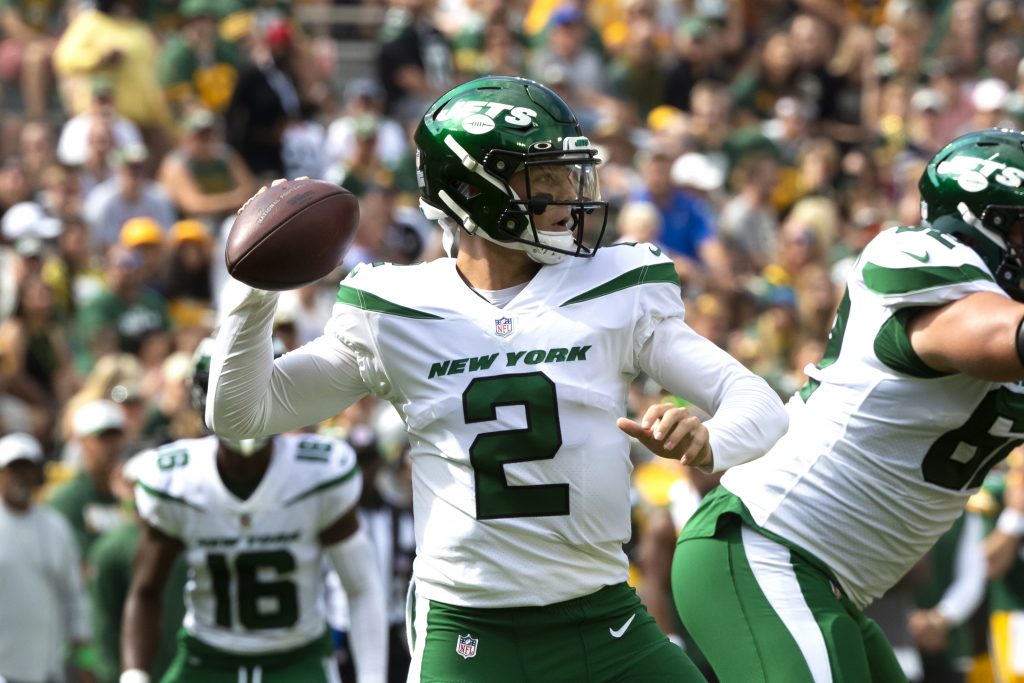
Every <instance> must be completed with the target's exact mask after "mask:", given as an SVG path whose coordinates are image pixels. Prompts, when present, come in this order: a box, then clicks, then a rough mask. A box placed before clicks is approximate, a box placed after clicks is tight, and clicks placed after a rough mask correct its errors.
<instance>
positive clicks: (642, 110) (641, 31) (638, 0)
mask: <svg viewBox="0 0 1024 683" xmlns="http://www.w3.org/2000/svg"><path fill="white" fill-rule="evenodd" d="M654 11H655V7H654V4H653V3H652V2H649V0H632V2H630V3H629V4H628V6H627V12H628V16H629V30H628V31H627V33H626V35H625V37H624V39H623V42H622V44H621V45H618V46H617V47H616V57H615V60H614V61H613V62H612V64H611V67H610V68H609V69H608V83H607V85H606V86H605V89H606V90H607V92H608V94H610V95H612V96H614V97H615V98H617V99H619V100H622V101H624V102H628V103H630V104H631V105H632V107H633V108H634V109H635V110H636V113H637V115H639V117H640V118H641V119H646V118H647V115H648V114H649V113H650V111H651V110H652V109H654V108H655V107H657V106H659V105H661V104H662V103H663V102H664V97H663V93H664V92H665V91H666V88H665V82H666V78H665V70H664V65H663V58H662V57H663V55H662V52H661V45H660V41H659V40H658V38H659V37H660V32H659V27H658V24H657V22H656V21H655V16H654Z"/></svg>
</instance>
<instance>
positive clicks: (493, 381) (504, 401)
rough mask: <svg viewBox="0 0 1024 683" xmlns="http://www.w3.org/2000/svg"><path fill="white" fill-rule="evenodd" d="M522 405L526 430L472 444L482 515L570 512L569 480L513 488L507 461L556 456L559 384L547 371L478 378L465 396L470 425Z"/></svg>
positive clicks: (484, 437) (559, 441) (479, 516)
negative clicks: (509, 481) (511, 407)
mask: <svg viewBox="0 0 1024 683" xmlns="http://www.w3.org/2000/svg"><path fill="white" fill-rule="evenodd" d="M518 405H521V406H523V408H524V409H525V411H526V427H525V428H523V429H508V430H505V431H501V432H487V433H484V434H479V435H478V436H477V437H476V439H474V440H473V445H472V446H470V447H469V461H470V462H471V463H472V465H473V470H474V471H475V473H476V475H475V476H476V518H477V519H502V518H506V517H546V516H554V515H567V514H569V485H568V484H536V485H533V486H510V485H509V483H508V478H507V476H506V474H505V465H508V464H511V463H517V462H529V461H533V460H550V459H551V458H554V457H555V454H556V453H558V449H559V448H561V447H562V432H561V429H560V427H559V422H558V400H557V397H556V395H555V383H554V382H552V381H551V380H550V379H549V378H548V377H547V376H546V375H545V374H544V373H541V372H529V373H525V374H521V375H497V376H495V377H477V378H476V379H474V380H473V381H472V382H470V383H469V386H468V387H466V391H465V392H463V394H462V410H463V415H464V416H465V419H466V424H473V423H474V422H490V421H492V420H496V419H497V417H498V416H497V408H498V407H500V406H518Z"/></svg>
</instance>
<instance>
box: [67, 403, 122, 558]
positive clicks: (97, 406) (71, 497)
mask: <svg viewBox="0 0 1024 683" xmlns="http://www.w3.org/2000/svg"><path fill="white" fill-rule="evenodd" d="M72 424H73V429H74V431H73V436H74V438H75V439H76V440H77V441H78V444H79V445H80V447H81V459H82V460H81V464H80V469H79V470H78V473H77V474H76V475H75V477H74V478H73V479H71V481H69V482H67V483H66V484H63V485H62V486H60V487H59V488H57V490H56V491H54V492H53V497H52V498H51V499H50V506H51V507H53V508H54V509H55V510H57V511H58V512H60V513H61V514H62V515H64V518H65V519H66V520H67V521H68V523H70V524H71V528H72V530H73V531H74V534H75V540H76V541H77V543H78V550H79V552H81V554H82V556H83V557H87V556H88V554H89V548H91V547H92V544H93V541H95V540H96V539H97V538H99V536H100V534H102V533H104V532H106V531H110V530H111V529H114V528H115V527H117V526H118V524H120V522H121V506H120V504H119V503H118V500H117V498H115V497H114V494H113V492H112V491H111V490H110V477H111V474H113V472H114V469H115V468H116V467H117V466H118V463H119V462H120V459H121V456H122V449H123V448H124V414H123V413H122V412H121V408H120V407H119V406H118V405H117V404H116V403H114V402H113V401H108V400H102V399H101V400H99V401H93V402H92V403H86V404H85V405H83V406H81V407H80V408H78V410H76V411H75V414H74V416H73V418H72Z"/></svg>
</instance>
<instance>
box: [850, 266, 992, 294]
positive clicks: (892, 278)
mask: <svg viewBox="0 0 1024 683" xmlns="http://www.w3.org/2000/svg"><path fill="white" fill-rule="evenodd" d="M976 280H988V281H990V282H994V280H993V279H992V276H991V275H989V274H988V272H986V271H984V270H982V269H981V268H978V267H977V266H972V265H968V264H964V265H962V266H921V267H918V268H886V267H884V266H879V265H877V264H874V263H866V264H865V265H864V284H866V285H867V286H868V289H870V290H872V291H873V292H876V293H878V294H909V293H911V292H918V291H921V290H925V289H934V288H935V287H945V286H948V285H957V284H961V283H964V282H974V281H976Z"/></svg>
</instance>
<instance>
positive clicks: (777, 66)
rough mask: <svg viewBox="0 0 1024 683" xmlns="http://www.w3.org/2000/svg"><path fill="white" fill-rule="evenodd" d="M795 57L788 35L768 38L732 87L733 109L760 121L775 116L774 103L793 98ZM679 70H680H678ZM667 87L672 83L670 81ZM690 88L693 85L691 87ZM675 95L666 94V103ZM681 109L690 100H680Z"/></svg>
mask: <svg viewBox="0 0 1024 683" xmlns="http://www.w3.org/2000/svg"><path fill="white" fill-rule="evenodd" d="M796 67H797V64H796V55H794V54H793V44H792V42H791V41H790V38H789V33H788V32H787V31H782V30H779V31H776V32H774V33H772V34H770V35H769V36H768V37H767V38H766V39H765V40H764V43H763V44H762V45H761V46H759V47H758V48H756V51H755V52H754V54H753V59H752V60H751V63H750V64H749V65H748V66H746V67H744V69H743V70H741V71H740V73H739V75H738V76H737V77H736V79H735V80H734V81H733V83H732V90H733V96H734V97H735V98H736V107H737V109H738V110H739V111H740V112H742V113H743V114H744V115H747V116H750V117H752V118H754V119H756V120H763V119H767V118H770V117H772V116H773V115H777V113H778V110H777V109H776V103H777V102H778V101H779V100H780V99H782V98H796V97H798V96H799V92H798V90H797V81H796V76H797V71H796ZM677 68H680V67H677ZM669 83H670V87H676V86H674V85H672V83H673V82H672V80H671V78H670V80H669ZM691 87H692V85H691ZM674 96H675V95H671V96H670V95H669V94H668V93H667V92H666V94H665V99H666V100H667V101H670V97H674ZM680 101H681V102H682V104H683V105H684V106H688V105H689V99H688V98H687V99H686V100H680Z"/></svg>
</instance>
